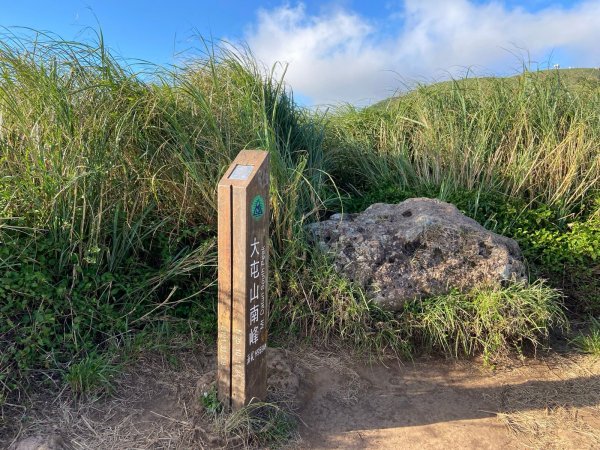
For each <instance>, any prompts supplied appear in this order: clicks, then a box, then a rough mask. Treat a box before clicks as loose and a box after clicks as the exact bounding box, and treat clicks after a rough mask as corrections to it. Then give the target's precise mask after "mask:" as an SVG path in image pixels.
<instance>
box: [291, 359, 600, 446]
mask: <svg viewBox="0 0 600 450" xmlns="http://www.w3.org/2000/svg"><path fill="white" fill-rule="evenodd" d="M332 358H333V361H336V360H337V364H339V365H337V366H335V364H331V365H330V367H327V366H326V365H325V367H320V368H319V369H318V370H316V371H314V372H313V373H312V374H311V376H309V377H308V378H306V379H305V380H304V381H303V382H302V383H301V389H300V391H301V402H300V404H301V405H302V406H301V409H300V412H299V414H300V417H301V418H302V421H303V422H304V426H303V427H302V430H301V434H302V437H303V439H304V442H305V444H306V446H307V447H309V448H317V449H331V448H343V449H352V448H356V449H359V448H377V449H381V448H383V449H388V448H389V449H400V448H440V449H442V448H444V449H447V448H478V449H479V448H524V447H529V448H600V364H599V363H598V361H597V360H592V359H590V358H581V357H574V356H571V357H563V356H558V355H554V356H553V357H551V358H546V359H539V360H533V361H528V362H525V363H520V362H515V361H513V362H509V361H507V364H508V365H507V366H505V367H504V368H502V369H497V370H495V371H491V370H486V369H483V367H482V365H481V363H480V362H448V361H440V360H419V361H416V362H415V363H405V364H404V365H399V364H397V363H392V364H388V365H387V367H386V365H383V364H375V365H352V364H350V365H345V364H344V363H343V362H342V360H341V359H339V358H336V357H332Z"/></svg>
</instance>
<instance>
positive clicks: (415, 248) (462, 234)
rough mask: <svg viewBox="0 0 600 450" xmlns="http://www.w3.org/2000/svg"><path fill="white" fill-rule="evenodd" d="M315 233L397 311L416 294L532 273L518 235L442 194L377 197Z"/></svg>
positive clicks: (343, 267)
mask: <svg viewBox="0 0 600 450" xmlns="http://www.w3.org/2000/svg"><path fill="white" fill-rule="evenodd" d="M310 231H311V234H312V236H313V239H314V240H315V241H316V242H317V243H318V245H319V246H320V247H321V248H322V249H324V250H326V251H328V252H330V253H332V255H333V260H334V263H335V266H336V268H337V269H338V270H339V271H340V272H342V273H343V274H345V275H346V276H347V277H348V278H349V279H351V280H353V281H355V282H357V283H359V284H360V285H362V286H363V287H364V288H365V289H366V290H367V292H368V293H369V294H370V295H371V296H372V298H373V300H374V301H375V302H376V303H378V304H379V305H380V306H382V307H383V308H385V309H388V310H391V311H399V310H401V309H402V306H403V304H404V303H405V302H406V301H407V300H410V299H414V298H423V297H428V296H433V295H438V294H444V293H447V292H449V291H450V290H452V289H458V290H461V291H467V290H469V289H471V288H473V287H475V286H478V285H490V286H498V285H499V284H501V283H502V282H504V281H506V280H510V279H514V280H524V279H525V267H524V265H523V262H522V256H521V250H520V249H519V245H518V244H517V243H516V242H515V241H514V240H512V239H509V238H507V237H504V236H500V235H498V234H495V233H492V232H491V231H488V230H486V229H485V228H483V227H482V226H481V225H479V224H478V223H477V222H476V221H474V220H473V219H470V218H468V217H467V216H465V215H464V214H462V213H461V212H460V211H459V210H458V209H457V208H456V207H455V206H454V205H451V204H449V203H445V202H442V201H440V200H434V199H428V198H413V199H409V200H406V201H404V202H402V203H399V204H397V205H388V204H384V203H376V204H374V205H371V206H370V207H369V208H367V209H366V210H365V211H364V212H362V213H359V214H345V215H343V216H342V215H341V214H335V215H333V216H331V218H330V219H329V220H326V221H323V222H318V223H315V224H312V225H310Z"/></svg>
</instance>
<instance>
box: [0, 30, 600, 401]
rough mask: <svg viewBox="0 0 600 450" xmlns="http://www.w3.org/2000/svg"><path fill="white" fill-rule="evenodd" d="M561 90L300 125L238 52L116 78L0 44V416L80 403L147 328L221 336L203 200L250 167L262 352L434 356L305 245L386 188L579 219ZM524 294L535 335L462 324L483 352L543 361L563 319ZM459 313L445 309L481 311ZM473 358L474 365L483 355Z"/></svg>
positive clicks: (468, 95) (90, 57) (468, 91)
mask: <svg viewBox="0 0 600 450" xmlns="http://www.w3.org/2000/svg"><path fill="white" fill-rule="evenodd" d="M138 68H139V69H140V70H141V69H143V70H144V72H143V73H138V71H137V70H138ZM555 88H556V86H555V84H553V82H548V85H547V86H546V85H545V84H543V83H542V82H541V81H538V80H536V79H535V78H534V77H524V78H523V79H522V81H519V83H518V85H516V86H513V85H510V84H509V83H508V82H504V81H498V82H497V85H494V86H493V87H492V88H491V89H489V92H488V90H486V91H485V92H484V91H483V88H482V87H479V86H478V85H477V84H475V85H468V86H467V85H464V86H463V85H462V84H460V83H455V84H453V85H451V88H450V89H449V90H448V89H446V90H441V91H438V90H435V89H425V88H423V89H419V90H417V91H416V92H415V93H413V94H409V95H407V96H405V97H403V98H401V99H399V100H398V101H394V102H392V103H390V104H389V105H388V107H387V108H383V109H382V108H379V109H377V108H371V109H366V110H355V109H346V110H343V111H338V112H336V113H335V114H334V115H327V114H318V113H314V112H310V111H307V110H303V109H301V108H299V107H297V105H296V104H295V103H294V100H293V96H292V93H291V91H290V90H289V89H287V88H286V86H285V84H284V82H283V80H281V79H278V78H276V77H275V76H274V75H273V71H271V70H269V69H266V68H264V67H262V66H261V65H260V64H258V63H257V62H256V61H255V59H254V58H253V57H252V55H251V53H250V52H249V51H248V50H247V49H246V50H245V49H243V48H242V49H233V48H232V47H230V46H227V45H224V46H220V47H219V46H212V45H210V44H207V45H206V46H205V52H204V53H202V54H200V55H198V56H197V57H195V58H192V59H191V60H190V62H189V63H187V64H186V65H183V66H181V67H173V68H161V67H153V66H151V65H148V64H145V65H143V66H135V65H129V64H128V63H127V62H126V61H120V60H118V59H116V58H115V57H114V56H112V54H111V53H110V52H109V51H108V50H107V49H106V48H105V46H104V44H103V39H102V35H101V34H100V33H99V34H98V36H97V39H96V42H95V43H81V42H66V41H62V40H60V39H59V38H57V37H56V36H53V35H49V34H37V35H35V36H34V37H32V36H31V35H26V36H19V35H16V34H14V33H12V32H10V31H8V32H6V31H5V33H4V35H3V36H2V39H1V44H0V244H1V245H0V397H1V396H2V393H6V392H10V391H12V390H14V389H15V388H18V387H19V384H20V383H21V382H22V381H23V380H25V379H29V380H31V379H35V378H36V377H38V375H40V373H41V372H43V373H44V378H45V377H48V376H49V377H61V376H62V377H64V374H65V373H66V374H67V378H68V380H70V381H71V383H72V384H73V385H75V386H78V388H79V389H83V384H84V381H83V380H84V378H85V380H86V381H85V384H86V387H85V388H86V389H90V388H92V387H90V386H87V384H90V383H91V381H89V380H94V379H98V376H94V374H93V373H90V371H95V372H98V373H96V374H95V375H99V374H100V375H102V367H99V365H101V364H100V363H101V362H102V361H103V360H104V359H103V357H102V356H98V355H101V354H102V351H104V350H106V349H107V348H110V346H112V345H119V342H120V341H122V340H125V339H128V338H129V335H131V334H133V333H136V332H139V331H141V330H143V329H144V328H145V327H148V325H153V324H155V323H156V322H160V323H162V324H174V325H173V326H177V325H178V324H180V323H184V324H185V327H186V329H188V330H192V332H193V334H201V333H205V332H206V330H212V331H213V332H214V330H215V329H216V326H215V320H216V318H215V297H216V289H215V278H216V268H215V263H216V246H215V241H216V239H215V234H216V218H217V211H216V195H215V189H216V185H217V181H218V180H219V179H220V177H221V176H222V174H223V172H224V171H225V169H226V168H227V166H228V165H229V163H230V162H231V160H232V159H233V158H234V157H235V155H236V154H237V152H238V151H240V150H241V149H244V148H261V149H265V150H267V151H268V152H269V154H270V160H271V192H270V204H271V205H270V206H271V208H270V210H271V240H272V246H271V255H270V257H271V258H270V264H271V274H270V275H271V277H270V279H271V286H270V289H271V298H272V301H273V310H272V317H273V320H272V324H273V325H275V326H274V327H273V330H275V331H274V332H276V333H278V334H279V336H284V337H287V336H289V335H290V333H292V334H300V335H305V336H310V337H312V338H315V339H319V340H320V341H322V342H329V341H331V339H340V338H341V339H342V340H345V341H346V342H349V343H351V344H352V345H354V346H356V347H360V348H363V349H365V350H369V351H372V350H377V351H381V350H382V349H391V350H393V351H396V352H398V353H408V352H410V351H411V349H412V347H413V346H415V345H421V344H422V343H423V342H434V340H435V339H437V338H436V337H435V332H436V330H437V328H435V324H434V321H433V322H432V321H431V320H430V322H428V323H429V325H425V322H424V320H425V319H426V318H429V319H431V318H432V317H434V316H432V315H431V314H433V312H434V311H433V310H432V309H427V310H426V311H424V312H423V314H425V313H427V314H428V315H418V316H417V315H414V314H413V315H409V314H408V313H407V314H406V315H405V316H402V317H394V316H393V315H392V314H390V313H386V312H383V311H380V310H379V309H377V308H376V307H374V306H373V305H372V304H371V303H370V302H369V300H368V299H367V298H366V297H365V294H364V292H362V291H361V290H360V289H358V288H357V287H356V286H354V285H352V284H351V283H349V282H348V281H347V280H345V279H344V278H343V277H342V276H340V274H337V273H335V271H333V269H332V268H331V265H330V264H329V261H328V259H327V258H326V257H325V256H323V255H320V254H318V253H317V252H315V250H314V249H312V248H311V247H310V246H309V245H307V243H306V240H305V239H304V225H305V224H306V223H307V222H309V221H312V220H316V219H318V218H320V217H321V216H322V215H324V214H326V213H327V212H328V211H331V210H338V209H340V206H339V205H340V194H342V196H344V195H347V194H350V195H353V194H357V193H365V192H368V191H369V190H370V189H371V188H373V187H377V186H382V185H384V184H389V185H391V186H397V187H398V186H399V187H402V188H406V189H413V190H415V189H418V188H420V187H423V186H431V185H434V186H437V187H438V188H440V187H441V188H444V186H449V187H451V188H459V187H460V188H467V189H471V188H472V189H479V190H487V189H496V190H500V191H502V192H504V193H505V194H507V195H509V196H518V197H520V198H523V199H541V200H543V201H546V202H549V203H550V204H552V205H556V206H557V207H558V208H561V209H563V210H565V211H571V212H573V214H575V213H576V210H577V209H578V208H579V209H583V208H584V206H585V205H588V200H589V198H591V196H593V195H596V194H594V192H596V191H595V189H597V181H598V170H599V168H598V158H596V157H595V156H597V147H595V145H596V144H595V142H597V139H596V138H597V137H598V136H597V133H598V131H597V130H598V127H597V124H596V125H594V123H595V122H594V117H595V116H593V106H592V105H594V104H596V105H597V102H598V98H597V97H594V96H591V97H590V99H589V102H592V103H586V102H585V101H583V99H581V98H579V97H573V96H571V94H570V93H568V92H563V91H562V90H560V89H559V92H558V94H556V95H551V93H552V92H551V91H549V89H555ZM556 89H558V88H556ZM593 102H596V103H593ZM596 120H597V118H596ZM444 189H445V188H444ZM599 204H600V203H599ZM519 292H520V293H521V294H523V295H522V297H523V298H524V299H525V300H526V301H525V302H524V303H523V302H519V301H516V300H515V296H509V297H510V298H509V300H510V301H511V302H512V303H510V304H511V305H513V306H514V308H513V309H514V311H513V312H514V314H513V316H512V317H517V318H518V317H520V316H519V315H520V314H522V315H523V317H534V320H533V321H527V320H525V319H524V320H523V321H519V320H517V319H515V320H513V321H510V323H507V327H512V328H511V329H510V330H508V328H507V329H506V330H497V329H495V328H494V324H493V323H491V322H490V321H487V322H486V321H485V320H483V319H481V317H479V316H477V313H478V312H481V309H477V308H475V309H470V310H469V309H468V308H467V309H465V311H467V312H466V313H464V314H462V313H461V314H458V315H457V316H456V317H459V318H460V320H463V321H466V322H469V323H471V324H473V327H475V328H473V327H471V328H469V330H470V331H469V332H470V333H474V334H475V338H478V336H481V337H482V338H481V339H484V338H483V336H493V337H494V339H495V338H496V337H498V336H500V338H498V339H501V340H502V342H501V344H503V345H504V344H505V343H508V342H509V341H512V340H514V339H519V338H525V339H528V340H531V341H535V337H536V336H540V335H542V336H543V335H544V334H545V333H546V332H547V330H548V328H549V327H550V326H551V325H552V323H553V321H552V317H555V316H556V315H557V314H559V313H558V312H557V311H556V309H555V308H554V306H556V304H557V303H556V301H555V300H556V299H555V297H554V296H553V294H552V293H548V292H546V291H544V290H540V289H539V288H538V286H537V285H536V286H534V287H532V290H531V291H527V290H525V291H523V292H521V291H519ZM507 295H508V294H507ZM498 296H499V297H498ZM540 296H541V297H540ZM488 297H489V298H502V294H489V295H488ZM542 297H543V298H542ZM477 298H479V297H477ZM486 298H487V297H486ZM544 299H546V300H548V302H549V303H548V302H546V303H545V302H544V301H543V300H544ZM438 300H439V299H438ZM455 300H456V299H454V300H452V299H449V300H448V301H447V302H445V303H444V302H441V300H440V302H441V303H440V304H442V303H444V304H446V305H453V306H452V307H461V308H463V306H464V305H465V304H466V303H468V302H471V303H472V300H473V299H472V298H471V297H464V298H462V297H461V298H459V300H460V301H458V300H457V301H455ZM513 300H514V301H513ZM461 305H463V306H461ZM465 308H466V307H465ZM528 308H529V309H528ZM532 308H533V309H532ZM535 308H541V309H544V308H545V309H544V311H545V312H546V313H548V314H545V313H544V311H541V312H539V311H540V309H535ZM532 311H534V312H535V314H534V313H532ZM538 312H539V314H538ZM413 313H414V311H413ZM415 317H420V318H421V319H422V320H421V319H415ZM409 319H410V320H409ZM429 319H428V320H429ZM479 319H481V320H479ZM411 320H413V321H412V322H411ZM478 320H479V322H477V321H478ZM482 320H483V321H482ZM486 320H487V319H486ZM416 322H419V323H418V324H417V323H416ZM515 323H517V326H515ZM452 332H453V331H452V330H450V331H449V332H448V333H449V334H447V336H450V335H451V334H452ZM427 336H429V338H430V339H433V340H429V341H428V340H427V339H429V338H428V337H427ZM452 339H453V338H452ZM450 341H451V336H450V337H448V342H450ZM452 342H454V341H452ZM469 342H470V341H469ZM477 342H479V343H478V344H477ZM477 342H475V343H469V344H468V345H469V347H468V349H467V353H468V352H475V351H478V350H480V349H481V348H487V347H486V346H485V345H483V344H482V342H484V341H477ZM485 342H487V341H485ZM507 345H508V344H507ZM432 346H433V345H432ZM434 347H436V348H441V349H442V350H447V349H448V348H447V347H444V346H443V345H441V346H438V345H437V344H436V345H435V346H434ZM110 359H111V358H107V360H110ZM92 369H93V370H92ZM105 372H106V371H105ZM106 373H109V372H106ZM110 373H111V374H112V372H110ZM83 375H85V377H84V376H83ZM111 376H112V375H111ZM38 378H39V377H38ZM100 378H101V379H102V377H100ZM104 378H105V379H106V380H108V378H107V377H104ZM78 383H79V384H78ZM103 389H104V390H106V386H103ZM0 400H1V398H0ZM0 403H1V401H0Z"/></svg>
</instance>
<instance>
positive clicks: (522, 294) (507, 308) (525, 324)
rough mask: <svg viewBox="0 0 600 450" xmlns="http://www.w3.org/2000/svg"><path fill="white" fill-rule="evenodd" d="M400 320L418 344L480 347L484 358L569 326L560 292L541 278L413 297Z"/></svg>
mask: <svg viewBox="0 0 600 450" xmlns="http://www.w3.org/2000/svg"><path fill="white" fill-rule="evenodd" d="M400 320H401V323H403V325H404V326H405V327H406V329H407V330H410V331H409V332H410V333H411V334H412V336H413V339H414V340H415V341H416V342H415V344H416V346H417V347H418V348H423V349H425V350H427V349H429V350H436V351H439V352H441V353H443V354H446V355H452V356H454V357H458V356H460V355H474V354H476V353H477V352H479V351H482V352H483V356H484V359H485V360H486V361H488V362H489V361H490V360H492V359H493V358H494V357H496V356H498V355H500V354H502V353H504V352H506V351H507V350H508V349H509V348H511V347H512V348H516V349H517V350H519V351H521V350H522V348H523V346H524V345H530V346H532V347H533V348H534V349H536V348H537V347H538V346H539V345H540V344H543V340H544V339H545V338H547V337H548V335H549V333H550V331H551V330H552V329H561V328H562V329H563V330H564V329H566V328H567V327H568V321H567V320H566V317H565V315H564V312H563V311H562V309H561V298H560V294H559V293H558V292H557V291H556V290H554V289H552V288H550V287H548V286H547V285H546V284H544V283H543V282H542V281H537V282H535V283H532V284H531V285H527V284H523V283H512V284H510V285H508V286H506V287H503V288H498V289H487V288H485V287H481V288H478V289H474V290H473V291H471V292H469V293H465V294H461V293H450V294H448V295H443V296H437V297H431V298H428V299H425V300H420V301H414V302H412V303H411V304H408V305H407V307H406V310H405V311H404V312H403V313H402V318H401V319H400Z"/></svg>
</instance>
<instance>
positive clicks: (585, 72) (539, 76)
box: [371, 68, 600, 109]
mask: <svg viewBox="0 0 600 450" xmlns="http://www.w3.org/2000/svg"><path fill="white" fill-rule="evenodd" d="M531 78H535V79H536V80H539V81H542V82H550V81H552V82H554V83H555V84H560V85H561V86H562V87H564V88H565V89H567V90H568V91H571V92H576V93H583V94H585V93H589V92H590V91H597V90H599V89H600V69H587V68H578V69H548V70H543V71H538V72H525V73H523V74H519V75H513V76H510V77H506V78H498V77H470V78H459V79H454V80H446V81H440V82H436V83H431V84H417V85H415V86H414V87H413V89H410V90H408V91H407V92H405V93H403V94H401V95H399V96H394V97H390V98H388V99H385V100H382V101H380V102H378V103H376V104H375V105H373V106H372V107H371V108H374V109H385V108H389V107H393V105H394V104H395V103H397V102H398V101H399V98H401V97H404V96H413V95H416V94H415V93H416V92H419V91H420V90H427V91H438V92H441V91H449V90H452V89H454V88H457V87H458V88H461V89H467V90H470V89H474V90H489V91H493V90H494V87H495V86H497V84H498V82H499V81H501V82H503V83H505V84H506V85H507V86H509V87H510V88H512V89H515V90H518V89H519V85H520V83H523V82H525V80H527V79H531Z"/></svg>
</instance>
